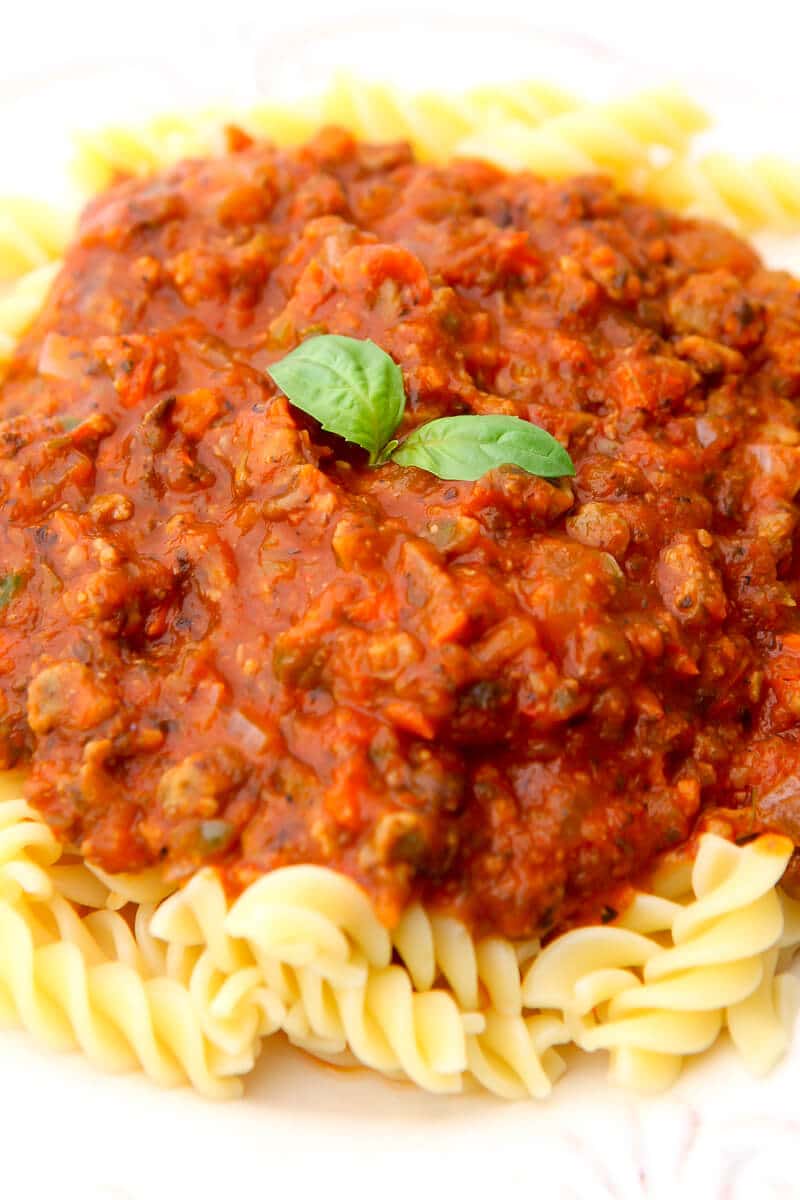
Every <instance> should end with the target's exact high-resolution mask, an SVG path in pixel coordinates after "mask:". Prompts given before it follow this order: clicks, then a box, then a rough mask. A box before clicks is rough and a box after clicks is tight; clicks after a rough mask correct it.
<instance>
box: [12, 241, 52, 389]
mask: <svg viewBox="0 0 800 1200" xmlns="http://www.w3.org/2000/svg"><path fill="white" fill-rule="evenodd" d="M60 265H61V264H60V262H59V260H58V259H56V260H54V261H53V262H49V263H46V264H45V265H44V266H41V267H36V268H35V269H34V270H32V271H29V272H28V273H27V274H26V275H22V276H20V277H19V278H18V279H16V280H15V281H14V282H13V283H12V284H11V285H10V286H9V287H8V288H6V289H5V290H4V291H3V292H2V293H0V379H2V375H3V372H4V370H5V368H6V367H7V365H8V363H9V362H10V361H11V358H12V356H13V354H14V350H15V348H16V344H17V342H18V340H19V338H20V337H21V336H22V334H23V333H24V332H25V330H26V329H27V328H28V326H29V325H30V324H31V323H32V322H33V320H34V319H35V318H36V316H37V315H38V314H39V312H40V311H41V309H42V306H43V305H44V302H45V299H46V298H47V293H48V292H49V290H50V286H51V284H52V283H53V280H54V279H55V277H56V275H57V274H58V272H59V269H60Z"/></svg>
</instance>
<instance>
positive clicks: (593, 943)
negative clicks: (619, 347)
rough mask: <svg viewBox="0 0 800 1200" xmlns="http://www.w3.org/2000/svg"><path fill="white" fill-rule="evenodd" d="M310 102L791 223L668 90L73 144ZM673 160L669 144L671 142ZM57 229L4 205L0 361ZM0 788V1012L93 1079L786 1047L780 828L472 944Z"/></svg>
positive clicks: (390, 1068)
mask: <svg viewBox="0 0 800 1200" xmlns="http://www.w3.org/2000/svg"><path fill="white" fill-rule="evenodd" d="M320 118H323V119H325V120H328V121H331V122H335V123H338V124H342V125H344V126H345V127H347V128H349V129H352V130H353V131H354V132H355V133H357V134H358V135H359V136H361V137H363V138H367V139H371V140H375V141H380V140H391V139H399V138H404V139H408V140H410V141H411V143H412V145H413V146H414V147H415V149H416V151H417V152H418V153H419V154H420V156H421V157H423V158H426V159H430V160H434V161H436V160H442V159H446V158H448V157H450V156H451V155H453V154H462V155H476V156H481V157H486V158H489V159H493V160H495V161H497V162H499V163H501V164H503V165H507V166H511V167H527V168H529V169H531V170H532V171H535V172H540V173H542V174H545V175H547V176H556V177H560V176H562V175H565V174H570V173H576V172H591V171H596V170H598V169H599V170H602V171H605V172H607V173H609V174H610V175H611V176H612V177H613V178H614V179H615V180H616V182H617V183H618V184H620V185H622V186H625V187H635V188H640V189H643V190H644V191H645V192H646V193H647V194H648V195H650V196H652V197H653V198H654V199H656V200H658V201H660V202H663V203H666V204H669V205H670V206H672V207H675V208H678V209H680V210H684V211H695V210H697V211H703V212H704V213H706V214H707V215H709V214H710V215H712V216H719V217H720V218H721V219H723V220H725V221H727V222H729V223H737V222H738V223H741V224H742V225H745V226H747V227H748V228H761V227H764V226H768V227H770V228H775V229H782V228H786V227H789V226H791V225H792V224H796V222H797V220H798V219H800V175H798V172H797V170H796V169H794V168H792V167H791V166H789V165H786V164H784V163H782V162H780V161H778V160H774V159H763V160H760V161H759V162H757V163H756V164H754V165H752V166H744V165H741V164H738V163H736V162H735V161H734V160H732V159H730V158H728V157H726V156H707V157H706V158H703V159H701V160H699V161H695V160H693V159H692V158H691V157H690V150H691V140H692V137H693V136H694V135H695V134H696V133H697V132H699V131H700V130H702V129H703V128H704V127H705V124H706V118H705V116H704V114H703V113H702V112H701V111H700V110H699V109H698V108H697V107H696V106H695V105H693V104H692V103H691V102H690V101H688V100H687V99H685V98H684V97H683V96H681V95H680V94H679V93H676V92H673V91H669V90H662V91H658V92H652V93H646V94H643V95H640V96H637V97H634V98H632V99H631V100H629V101H622V102H615V103H612V104H604V105H585V104H581V103H579V102H578V101H577V100H576V99H574V98H573V97H570V96H567V95H566V94H564V93H562V92H560V91H559V90H558V89H555V88H551V87H548V86H546V85H538V84H519V85H513V86H508V87H501V88H482V89H475V90H473V91H472V92H469V93H467V94H465V95H464V96H458V97H451V98H442V97H439V96H427V95H418V96H414V97H408V96H403V95H400V94H399V93H396V92H394V91H392V90H391V89H389V88H387V87H384V86H383V85H378V84H372V85H363V84H355V83H354V82H353V81H352V80H350V79H348V78H346V77H341V78H339V79H338V80H337V81H336V82H335V83H334V85H333V86H332V88H331V89H330V91H329V92H328V93H327V94H326V95H325V96H324V97H323V98H321V99H320V100H319V101H317V102H315V103H314V104H313V105H309V106H307V108H306V109H302V108H301V109H298V110H292V111H289V110H286V109H283V108H280V107H278V106H271V105H260V106H257V107H255V108H253V109H252V110H251V111H250V112H249V113H247V114H245V116H244V117H242V116H241V115H237V114H232V113H226V112H224V111H223V110H221V109H215V110H209V111H207V112H204V113H201V114H198V115H196V116H195V117H188V118H185V117H180V116H178V117H171V116H167V117H162V118H159V119H156V120H154V121H152V122H150V123H149V124H148V125H146V126H144V127H143V128H141V129H139V130H128V129H117V128H113V129H107V130H104V131H102V132H101V133H98V134H92V135H86V136H83V137H82V138H81V139H80V141H79V146H78V156H77V161H76V176H77V177H78V178H79V180H80V182H81V184H82V185H83V186H84V187H85V188H87V189H88V190H89V191H96V190H98V189H100V188H102V187H104V186H106V185H107V184H108V183H109V182H110V181H111V180H112V179H113V178H114V177H115V176H116V175H118V174H120V173H129V174H134V175H137V174H145V173H147V172H149V171H152V170H154V169H156V168H157V167H160V166H163V165H165V164H169V163H172V162H175V161H177V160H179V159H181V158H183V157H186V156H190V155H196V154H202V153H207V152H208V151H209V150H213V149H214V148H215V147H216V146H217V145H218V144H219V145H221V140H220V128H221V126H222V124H224V122H225V121H226V120H228V119H230V120H233V119H235V120H236V122H237V123H238V124H240V125H242V126H243V127H244V128H245V129H246V130H248V131H250V132H251V133H253V134H255V135H268V136H270V137H273V138H274V139H275V140H277V141H279V142H285V143H289V144H291V143H293V142H297V141H301V140H302V139H304V138H306V137H308V136H309V135H310V134H311V133H312V132H313V131H314V129H315V128H317V126H318V125H319V123H320ZM665 155H666V156H667V160H666V161H663V158H664V156H665ZM70 224H71V221H70V219H68V218H66V217H65V218H62V216H61V215H60V214H59V213H57V212H54V211H52V210H51V209H49V208H48V207H46V206H44V205H36V204H30V203H28V202H27V201H16V200H14V201H5V202H3V204H2V205H0V279H2V280H4V281H6V282H7V283H8V284H9V285H10V286H9V287H8V288H7V290H6V291H5V292H4V294H3V295H2V296H0V369H2V367H3V366H4V364H6V363H7V362H8V360H9V358H10V357H11V354H12V352H13V348H14V345H15V344H16V342H17V340H18V338H19V337H20V335H21V334H22V333H23V332H24V330H25V328H26V327H27V325H28V324H29V323H30V322H31V320H32V319H33V318H34V317H35V315H36V313H37V312H38V311H39V310H40V309H41V307H42V304H43V302H44V299H45V297H46V294H47V292H48V289H49V287H50V285H51V283H52V281H53V279H54V277H55V275H56V274H57V272H58V269H59V261H58V259H59V256H60V254H61V253H62V251H63V248H64V245H65V243H66V241H67V239H68V236H69V229H70ZM22 782H23V780H22V776H21V775H19V774H16V773H9V774H7V775H6V776H5V778H4V779H3V783H2V786H3V789H4V790H3V793H2V797H0V1021H2V1023H3V1024H17V1025H22V1026H23V1027H25V1028H26V1029H28V1030H29V1031H30V1032H31V1033H32V1034H33V1035H34V1036H35V1037H37V1038H38V1039H39V1040H41V1041H42V1042H44V1043H45V1044H47V1045H48V1046H52V1047H53V1048H56V1049H61V1050H67V1049H74V1048H79V1049H80V1050H81V1051H82V1052H83V1053H84V1054H86V1055H87V1057H89V1058H90V1059H91V1060H92V1061H93V1062H94V1063H96V1064H97V1065H99V1066H101V1067H103V1068H105V1069H110V1070H117V1071H119V1070H129V1069H132V1068H135V1067H139V1068H141V1069H142V1070H144V1071H145V1072H146V1073H147V1074H148V1075H149V1076H150V1077H151V1078H152V1079H153V1080H154V1081H155V1082H157V1083H159V1084H162V1085H165V1086H173V1085H176V1084H180V1083H184V1082H189V1083H191V1084H192V1085H193V1086H194V1087H195V1088H197V1089H198V1090H199V1091H201V1092H203V1093H204V1094H207V1095H210V1096H214V1097H226V1096H231V1095H236V1094H238V1092H239V1090H240V1086H241V1085H240V1077H241V1076H243V1075H245V1074H247V1073H248V1072H249V1071H250V1070H251V1069H252V1067H253V1065H254V1063H255V1060H256V1057H257V1055H258V1051H259V1048H260V1046H261V1044H262V1042H263V1039H264V1038H266V1037H268V1036H271V1035H272V1034H274V1033H277V1032H282V1033H284V1034H285V1035H286V1036H287V1037H288V1038H289V1039H290V1041H292V1042H293V1043H294V1044H296V1045H298V1046H301V1047H303V1048H304V1049H307V1050H309V1051H311V1052H313V1053H315V1054H318V1055H321V1056H323V1057H331V1056H333V1057H339V1056H342V1055H345V1054H347V1055H349V1056H351V1058H352V1059H354V1060H356V1061H358V1062H360V1063H362V1064H364V1065H366V1066H368V1067H370V1068H372V1069H374V1070H376V1071H379V1072H381V1073H383V1074H385V1075H387V1076H390V1077H399V1078H406V1079H409V1080H411V1081H413V1082H414V1083H416V1084H417V1085H418V1086H420V1087H423V1088H425V1089H427V1090H430V1091H432V1092H437V1093H453V1092H458V1091H461V1090H462V1089H463V1088H465V1087H467V1086H472V1085H480V1086H482V1087H484V1088H485V1089H487V1090H488V1091H490V1092H492V1093H494V1094H496V1095H498V1096H501V1097H504V1098H508V1099H516V1098H520V1097H534V1098H544V1097H546V1096H547V1095H548V1094H549V1092H550V1091H551V1089H552V1086H553V1084H554V1083H555V1082H556V1080H557V1079H558V1077H559V1076H560V1074H561V1073H562V1072H563V1071H564V1069H565V1062H564V1059H563V1058H562V1057H561V1055H560V1054H559V1052H558V1047H560V1046H563V1045H567V1044H570V1043H574V1044H576V1045H577V1046H578V1047H580V1048H581V1049H583V1050H585V1051H588V1052H596V1051H606V1052H608V1054H609V1056H610V1064H611V1076H612V1078H613V1079H614V1080H615V1081H617V1082H619V1083H622V1084H625V1085H627V1086H634V1087H637V1088H641V1089H645V1090H648V1089H649V1090H656V1089H660V1088H663V1087H666V1086H668V1085H669V1084H670V1083H671V1082H672V1081H673V1080H674V1079H675V1078H676V1076H677V1074H678V1073H679V1071H680V1069H681V1066H682V1063H683V1061H684V1060H685V1059H686V1058H688V1057H692V1056H695V1055H698V1054H701V1053H702V1052H703V1051H704V1050H706V1049H707V1048H708V1047H709V1046H711V1045H712V1044H713V1043H714V1042H715V1041H716V1040H717V1038H718V1037H719V1036H720V1034H721V1033H722V1032H723V1031H724V1030H727V1032H728V1033H729V1035H730V1038H731V1040H732V1042H733V1044H734V1045H735V1047H736V1048H737V1050H738V1052H739V1053H740V1055H741V1056H742V1058H743V1059H744V1060H745V1062H746V1064H747V1065H748V1067H749V1068H750V1069H751V1070H752V1071H753V1072H754V1073H756V1074H760V1073H763V1072H765V1071H767V1070H769V1069H770V1067H771V1066H772V1065H774V1063H775V1062H776V1061H777V1060H778V1059H779V1058H780V1056H781V1055H782V1054H783V1053H784V1052H785V1050H786V1047H787V1044H788V1038H789V1030H790V1027H791V1023H792V1020H793V1016H794V1011H795V1008H796V1006H797V1001H798V997H797V985H796V983H795V980H794V979H793V977H792V976H791V975H790V974H789V973H788V971H787V967H788V965H789V962H790V959H791V954H792V952H793V950H794V948H795V947H796V946H798V945H799V944H800V905H798V904H797V903H796V902H795V901H793V900H791V899H790V898H789V897H788V896H786V895H785V894H784V893H783V892H782V891H781V890H780V888H779V886H778V885H779V881H780V879H781V876H782V874H783V871H784V869H785V867H786V864H787V862H788V859H789V856H790V854H791V851H792V846H791V843H790V842H789V841H788V840H787V839H785V838H780V837H777V836H772V835H764V836H761V837H759V838H758V839H756V840H755V841H753V842H751V843H750V844H748V845H745V846H741V847H740V846H736V845H734V844H732V843H729V842H726V841H725V840H724V839H722V838H720V837H718V836H716V835H714V834H705V835H704V836H703V837H701V838H700V840H699V843H698V847H697V853H696V855H695V857H694V860H693V862H692V863H691V864H689V865H687V864H686V863H685V862H684V863H675V864H672V865H670V866H669V867H668V868H666V869H665V870H663V871H662V872H660V873H659V874H657V875H656V877H655V878H654V880H653V886H652V890H651V891H649V892H642V893H640V894H638V895H637V896H636V898H635V899H634V901H633V903H632V904H631V906H630V907H629V908H628V909H627V910H626V911H625V912H623V913H622V914H621V915H620V916H619V917H618V918H617V919H616V920H615V921H614V922H613V923H612V924H609V925H606V926H590V927H585V928H580V929H576V930H573V931H570V932H568V933H566V934H563V935H562V936H560V937H558V938H556V939H555V940H553V941H552V942H551V943H550V944H548V945H547V946H546V947H545V948H544V949H542V947H541V945H540V944H539V942H537V941H527V942H524V943H513V942H511V941H509V940H507V939H504V938H501V937H486V938H483V939H480V940H477V941H476V940H475V939H474V938H473V937H472V935H471V934H470V932H469V930H468V929H467V927H466V926H465V925H463V924H462V923H461V922H459V921H458V920H456V919H455V918H453V917H448V916H443V915H439V914H436V913H432V912H428V911H427V910H426V909H425V908H424V907H423V906H422V905H421V904H419V903H415V904H413V905H411V906H410V907H408V908H407V909H406V910H405V912H404V913H403V915H402V917H401V919H400V921H399V923H398V925H397V926H396V927H395V928H394V929H393V930H392V931H391V933H390V932H388V931H387V930H386V929H385V928H384V926H383V925H382V924H381V923H380V921H379V920H378V917H377V915H376V913H375V911H374V910H373V908H372V905H371V903H370V900H369V899H368V897H367V895H366V894H365V893H364V892H363V891H362V890H361V889H360V888H359V887H358V886H357V885H356V884H355V883H354V882H353V881H351V880H350V879H348V878H346V877H344V876H342V875H339V874H336V873H335V872H333V871H330V870H328V869H325V868H321V867H316V866H294V867H285V868H281V869H279V870H276V871H274V872H272V873H270V874H268V875H265V876H264V877H263V878H261V879H259V880H258V881H256V882H255V883H253V884H251V885H250V886H249V887H248V888H247V889H246V890H245V891H244V892H243V894H242V895H241V896H240V897H239V898H238V899H236V900H235V901H234V902H233V903H230V901H229V900H228V898H227V896H226V893H225V891H224V889H223V886H222V883H221V881H220V879H219V878H218V876H217V875H216V874H215V873H214V872H213V871H212V870H203V871H200V872H199V873H197V874H196V875H195V876H194V877H193V878H192V879H191V880H190V881H189V882H188V883H187V884H186V886H185V887H183V888H182V889H181V890H180V891H172V889H171V888H170V886H169V885H168V884H166V883H165V882H164V880H163V879H162V877H161V876H160V874H159V873H158V872H157V871H150V872H148V873H145V874H142V875H140V876H136V875H131V876H109V875H106V874H104V873H103V872H101V871H99V870H97V869H94V868H89V867H87V866H86V865H84V864H83V863H82V862H80V861H77V860H76V859H74V857H71V856H70V855H69V854H68V853H64V852H63V851H62V848H61V847H60V846H59V844H58V843H57V841H56V839H55V838H54V836H53V835H52V833H51V832H50V831H49V829H48V827H47V826H46V825H45V824H44V822H43V821H42V820H41V819H39V817H38V816H37V815H36V814H35V813H34V812H33V811H32V810H31V809H29V808H28V807H27V805H26V804H25V802H24V801H23V800H22V799H20V798H19V797H20V795H21V789H22Z"/></svg>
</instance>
